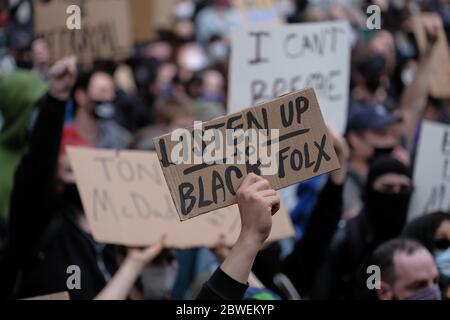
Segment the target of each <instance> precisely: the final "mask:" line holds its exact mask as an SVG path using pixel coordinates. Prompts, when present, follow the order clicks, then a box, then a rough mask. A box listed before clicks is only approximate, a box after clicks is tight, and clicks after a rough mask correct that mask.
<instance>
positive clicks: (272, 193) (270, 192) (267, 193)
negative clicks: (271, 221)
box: [259, 189, 278, 197]
mask: <svg viewBox="0 0 450 320" xmlns="http://www.w3.org/2000/svg"><path fill="white" fill-rule="evenodd" d="M259 194H260V195H261V196H263V197H271V196H278V193H277V192H276V191H275V190H273V189H267V190H262V191H260V192H259Z"/></svg>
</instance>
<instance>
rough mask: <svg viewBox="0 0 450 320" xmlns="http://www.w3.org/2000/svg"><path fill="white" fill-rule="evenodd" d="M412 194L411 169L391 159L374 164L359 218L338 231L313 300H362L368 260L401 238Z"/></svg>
mask: <svg viewBox="0 0 450 320" xmlns="http://www.w3.org/2000/svg"><path fill="white" fill-rule="evenodd" d="M411 193H412V180H411V171H410V168H409V167H407V166H405V165H404V164H403V163H402V162H400V161H399V160H397V159H395V158H394V157H392V156H390V155H386V156H381V157H379V158H377V159H376V160H374V162H373V164H372V165H371V168H370V170H369V175H368V178H367V184H366V187H365V195H364V206H363V209H362V211H361V212H360V214H358V215H357V216H356V217H354V218H352V219H350V220H348V221H347V222H346V223H345V224H344V225H343V226H342V227H341V228H339V229H338V230H337V231H336V233H335V235H334V238H333V240H332V242H331V245H330V247H329V249H328V252H327V253H326V254H325V258H324V262H323V264H322V266H321V270H320V271H319V272H318V274H317V276H316V279H315V284H314V286H313V290H312V294H311V297H312V298H313V299H356V298H362V296H361V294H362V292H365V291H363V289H364V288H363V287H361V286H362V285H363V286H364V287H365V284H366V281H365V280H366V279H365V275H366V270H365V268H364V267H365V266H367V262H368V259H369V257H370V255H371V253H372V252H373V250H375V248H376V247H378V246H379V245H380V244H381V243H383V242H385V241H387V240H390V239H392V238H395V237H397V236H398V235H400V233H401V231H402V229H403V227H404V224H405V223H406V216H407V213H408V206H409V199H410V197H411Z"/></svg>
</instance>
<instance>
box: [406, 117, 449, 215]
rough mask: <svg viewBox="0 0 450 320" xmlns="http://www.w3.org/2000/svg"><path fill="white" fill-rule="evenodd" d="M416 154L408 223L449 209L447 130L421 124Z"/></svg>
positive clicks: (444, 126)
mask: <svg viewBox="0 0 450 320" xmlns="http://www.w3.org/2000/svg"><path fill="white" fill-rule="evenodd" d="M416 154H417V156H416V162H415V166H414V180H413V181H414V194H413V196H412V198H411V202H410V205H409V215H408V220H411V219H413V218H416V217H419V216H421V215H424V214H426V213H431V212H435V211H438V210H441V211H449V209H450V126H449V125H445V124H441V123H435V122H430V121H424V122H423V123H422V129H421V133H420V140H419V145H418V148H417V153H416Z"/></svg>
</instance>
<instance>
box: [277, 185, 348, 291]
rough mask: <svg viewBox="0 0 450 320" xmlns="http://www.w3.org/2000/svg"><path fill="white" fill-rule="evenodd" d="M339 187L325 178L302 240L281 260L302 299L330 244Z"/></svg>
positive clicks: (339, 211) (338, 210) (338, 206)
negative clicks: (325, 181)
mask: <svg viewBox="0 0 450 320" xmlns="http://www.w3.org/2000/svg"><path fill="white" fill-rule="evenodd" d="M342 192H343V186H342V185H336V184H334V183H333V182H332V181H331V180H330V179H328V181H327V183H326V184H325V186H324V188H323V189H322V191H321V192H320V194H319V197H318V199H317V204H316V207H315V208H314V210H313V212H312V213H311V216H310V218H309V220H308V223H307V225H306V228H305V233H304V235H303V237H302V238H301V239H300V240H299V241H297V243H296V244H295V247H294V250H293V252H292V253H291V254H290V255H289V256H288V257H287V258H286V259H285V260H284V262H283V265H282V272H283V273H284V274H286V275H287V276H288V277H289V279H290V280H291V281H292V283H293V285H294V286H295V287H296V289H297V291H298V292H299V293H300V295H301V296H302V297H306V296H309V295H310V292H311V288H312V286H313V284H314V279H315V277H316V275H317V271H318V269H319V267H320V266H321V264H322V263H323V260H324V256H325V254H326V252H327V250H328V247H329V245H330V243H331V241H332V238H333V234H334V233H335V231H336V229H337V226H338V223H339V220H340V218H341V215H342Z"/></svg>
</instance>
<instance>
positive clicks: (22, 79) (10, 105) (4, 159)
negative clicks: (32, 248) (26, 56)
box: [0, 69, 47, 218]
mask: <svg viewBox="0 0 450 320" xmlns="http://www.w3.org/2000/svg"><path fill="white" fill-rule="evenodd" d="M46 91H47V84H46V83H45V81H43V80H42V79H41V78H40V77H39V76H38V75H36V74H35V73H33V72H31V71H27V70H22V69H17V70H16V71H13V72H11V73H9V74H7V75H3V76H1V77H0V97H2V98H1V99H0V114H1V115H2V118H3V125H2V126H1V128H0V163H1V168H2V169H1V170H0V218H2V217H3V218H6V217H7V215H8V212H9V198H10V196H11V190H12V185H13V179H14V177H13V175H14V172H15V171H16V168H17V166H18V165H19V162H20V159H21V157H22V155H23V154H24V153H25V150H26V146H27V142H28V131H29V130H28V129H29V123H30V119H31V117H32V113H33V110H34V107H35V106H36V104H37V101H38V100H39V99H40V98H41V97H42V96H43V95H44V93H45V92H46Z"/></svg>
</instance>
